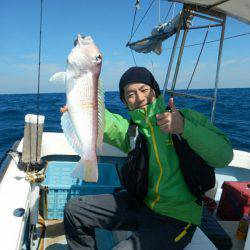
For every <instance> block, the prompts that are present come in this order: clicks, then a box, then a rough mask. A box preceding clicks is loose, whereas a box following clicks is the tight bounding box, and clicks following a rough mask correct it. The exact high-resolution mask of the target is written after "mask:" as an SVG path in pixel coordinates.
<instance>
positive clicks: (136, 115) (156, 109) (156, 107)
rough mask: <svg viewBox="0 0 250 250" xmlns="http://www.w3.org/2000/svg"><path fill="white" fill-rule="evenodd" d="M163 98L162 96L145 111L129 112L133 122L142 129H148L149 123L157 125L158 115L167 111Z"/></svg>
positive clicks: (144, 109)
mask: <svg viewBox="0 0 250 250" xmlns="http://www.w3.org/2000/svg"><path fill="white" fill-rule="evenodd" d="M165 107H166V105H165V103H164V100H163V96H162V95H160V96H159V97H158V98H157V99H155V100H154V101H153V102H152V103H150V104H148V105H147V106H146V107H145V108H143V109H135V110H130V111H128V114H129V115H130V117H131V118H132V120H133V122H134V123H135V124H137V125H138V126H141V127H148V124H147V123H148V122H150V123H151V124H152V125H155V124H156V117H155V115H156V114H159V113H163V112H164V111H165V110H166V108H165Z"/></svg>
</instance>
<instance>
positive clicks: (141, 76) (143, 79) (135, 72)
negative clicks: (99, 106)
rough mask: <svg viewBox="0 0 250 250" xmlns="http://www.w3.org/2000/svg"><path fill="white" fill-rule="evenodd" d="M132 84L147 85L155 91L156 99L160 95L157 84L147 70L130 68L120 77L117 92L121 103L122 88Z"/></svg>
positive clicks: (122, 98) (122, 97) (122, 96)
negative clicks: (118, 91)
mask: <svg viewBox="0 0 250 250" xmlns="http://www.w3.org/2000/svg"><path fill="white" fill-rule="evenodd" d="M132 82H138V83H144V84H147V85H149V86H150V87H151V88H152V89H153V90H154V91H155V95H156V97H158V96H159V95H160V93H161V91H160V88H159V85H158V83H157V82H156V80H155V78H154V76H153V75H152V73H151V72H150V71H149V70H148V69H146V68H144V67H131V68H129V69H128V70H127V71H126V72H125V73H124V74H123V75H122V77H121V79H120V83H119V90H120V98H121V100H122V101H124V87H125V86H126V85H127V84H129V83H132Z"/></svg>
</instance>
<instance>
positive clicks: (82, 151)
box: [61, 35, 104, 182]
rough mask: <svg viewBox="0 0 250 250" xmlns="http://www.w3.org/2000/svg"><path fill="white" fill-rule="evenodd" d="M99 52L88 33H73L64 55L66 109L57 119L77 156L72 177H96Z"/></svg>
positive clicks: (99, 144)
mask: <svg viewBox="0 0 250 250" xmlns="http://www.w3.org/2000/svg"><path fill="white" fill-rule="evenodd" d="M101 65H102V55H101V53H100V51H99V49H98V48H97V46H96V45H95V44H94V42H93V40H92V38H91V37H90V36H86V37H82V36H81V35H78V36H77V40H76V41H75V47H74V48H73V49H72V51H71V53H70V54H69V56H68V65H67V71H66V74H65V82H66V96H67V107H68V112H65V113H64V114H63V116H62V119H61V125H62V129H63V132H64V134H65V136H66V138H67V139H68V141H69V143H70V145H71V146H72V148H73V149H74V150H75V151H76V152H77V153H78V154H79V155H80V156H81V159H80V161H79V162H78V165H77V167H76V169H75V170H74V171H73V173H72V174H73V176H75V177H78V178H81V179H83V180H85V181H88V182H96V181H97V180H98V166H97V158H96V148H97V147H98V148H100V149H101V147H102V140H103V130H104V118H103V117H104V97H103V96H104V93H103V91H102V90H101V86H100V81H99V75H100V72H101Z"/></svg>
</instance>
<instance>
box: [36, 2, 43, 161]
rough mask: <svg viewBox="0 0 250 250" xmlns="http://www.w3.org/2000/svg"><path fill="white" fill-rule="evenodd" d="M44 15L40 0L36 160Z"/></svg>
mask: <svg viewBox="0 0 250 250" xmlns="http://www.w3.org/2000/svg"><path fill="white" fill-rule="evenodd" d="M42 17H43V0H41V1H40V30H39V57H38V77H37V99H36V112H37V116H36V118H37V120H36V123H37V124H36V162H37V155H38V152H37V151H38V115H39V110H40V78H41V77H40V75H41V47H42V46H41V44H42V21H43V19H42Z"/></svg>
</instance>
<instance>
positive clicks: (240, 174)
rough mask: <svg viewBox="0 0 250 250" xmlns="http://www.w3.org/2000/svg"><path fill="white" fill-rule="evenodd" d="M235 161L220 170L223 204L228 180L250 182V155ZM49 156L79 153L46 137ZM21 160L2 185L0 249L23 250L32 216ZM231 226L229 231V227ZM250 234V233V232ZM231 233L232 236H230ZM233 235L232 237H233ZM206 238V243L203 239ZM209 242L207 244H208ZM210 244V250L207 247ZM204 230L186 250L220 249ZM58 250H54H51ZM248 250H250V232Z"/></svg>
mask: <svg viewBox="0 0 250 250" xmlns="http://www.w3.org/2000/svg"><path fill="white" fill-rule="evenodd" d="M17 150H18V151H20V152H21V151H22V142H21V143H20V144H19V146H18V149H17ZM234 154H235V155H234V160H233V161H232V163H231V164H230V167H228V168H222V169H217V170H216V178H217V180H218V189H217V192H216V194H215V197H216V200H219V197H220V194H221V188H220V187H221V184H222V183H223V181H225V180H236V181H246V180H247V181H249V180H250V171H249V168H250V153H247V152H242V151H237V150H234ZM47 155H75V152H74V151H73V150H72V149H71V147H70V146H69V145H68V143H67V141H66V139H65V137H64V136H63V134H62V133H48V132H47V133H44V134H43V143H42V156H47ZM102 155H109V156H120V157H123V156H125V154H124V153H122V152H121V151H119V150H118V149H116V148H114V147H111V146H110V145H107V144H105V145H104V150H103V153H102ZM17 160H18V157H17V156H14V157H13V159H12V160H11V161H10V164H9V165H8V168H7V170H6V172H5V175H4V178H3V179H2V181H1V183H0V204H1V213H0V221H1V225H2V226H1V227H0V249H5V250H13V249H21V248H22V241H23V237H24V230H25V224H26V221H27V217H28V214H29V202H30V201H29V199H30V183H29V182H27V181H26V180H25V173H24V172H22V171H20V170H19V169H18V168H17V165H16V161H17ZM17 208H24V209H25V214H24V215H23V216H22V217H15V216H14V215H13V212H14V210H15V209H17ZM221 224H222V225H223V226H225V229H226V230H227V228H229V231H232V232H233V233H234V232H235V228H236V227H237V223H234V225H233V226H232V224H230V223H226V222H221ZM226 224H229V227H228V225H226ZM249 231H250V230H249ZM229 233H230V232H229ZM230 235H231V233H230ZM202 238H204V239H202ZM206 242H207V243H206ZM206 244H207V247H206ZM211 244H212V243H211V242H210V241H209V240H208V239H207V237H206V236H205V235H204V233H202V232H201V231H200V230H197V232H196V233H195V236H194V238H193V241H192V243H191V245H189V246H188V247H187V248H186V249H216V248H212V246H213V244H212V245H211ZM243 245H244V242H243V244H239V245H236V244H234V247H233V249H243ZM48 249H54V248H48ZM60 249H62V248H60ZM244 249H245V250H249V249H250V232H248V237H247V241H246V244H245V248H244Z"/></svg>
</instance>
